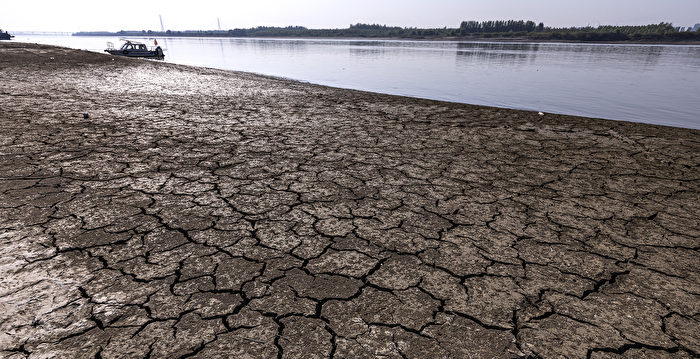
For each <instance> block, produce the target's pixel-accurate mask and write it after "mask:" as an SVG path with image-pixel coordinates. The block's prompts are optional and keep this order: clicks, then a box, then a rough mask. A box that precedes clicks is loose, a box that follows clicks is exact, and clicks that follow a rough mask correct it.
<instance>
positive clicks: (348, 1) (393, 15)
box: [0, 0, 700, 31]
mask: <svg viewBox="0 0 700 359" xmlns="http://www.w3.org/2000/svg"><path fill="white" fill-rule="evenodd" d="M159 14H161V15H163V22H164V23H165V28H166V29H172V30H188V29H216V28H217V23H216V18H217V17H219V18H220V19H221V27H222V28H223V29H230V28H237V27H239V28H240V27H252V26H258V25H267V26H287V25H301V26H306V27H309V28H338V27H347V26H348V25H349V24H351V23H358V22H362V23H380V24H387V25H397V26H415V27H444V26H448V27H457V26H459V23H460V22H461V21H462V20H497V19H524V20H534V21H537V22H540V21H542V22H544V23H545V24H546V25H548V26H584V25H599V24H613V25H614V24H620V25H622V24H625V25H631V24H649V23H659V22H661V21H667V22H672V23H673V24H674V25H676V26H688V25H693V24H695V23H698V22H700V0H246V1H238V0H235V1H213V0H195V1H172V0H171V1H167V0H155V1H143V0H141V1H136V0H123V1H109V2H103V1H97V0H73V1H68V0H66V1H61V0H3V1H2V5H1V6H0V28H3V29H9V30H14V31H22V30H25V31H86V30H108V31H116V30H160V23H159V20H158V15H159Z"/></svg>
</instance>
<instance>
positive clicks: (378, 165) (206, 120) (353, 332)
mask: <svg viewBox="0 0 700 359" xmlns="http://www.w3.org/2000/svg"><path fill="white" fill-rule="evenodd" d="M83 113H87V114H88V116H87V118H84V116H83ZM0 134H1V135H0V357H3V358H24V357H29V358H53V357H56V358H105V359H107V358H149V357H150V358H178V357H180V358H185V357H191V356H195V357H200V358H275V357H281V358H324V357H335V358H375V357H383V358H402V357H404V358H493V357H496V358H518V357H543V358H561V357H567V358H586V357H590V358H641V357H651V358H690V357H697V356H698V355H699V354H700V325H699V324H700V273H699V271H698V268H700V256H699V251H700V239H699V238H700V215H699V214H700V131H697V130H689V129H679V128H669V127H661V126H651V125H644V124H633V123H623V122H615V121H605V120H595V119H586V118H579V117H570V116H559V115H550V114H546V115H544V116H539V115H538V114H537V113H532V112H524V111H515V110H505V109H497V108H488V107H478V106H470V105H463V104H453V103H444V102H437V101H428V100H420V99H413V98H406V97H398V96H388V95H380V94H372V93H364V92H358V91H351V90H342V89H334V88H328V87H322V86H316V85H311V84H304V83H298V82H293V81H288V80H283V79H276V78H268V77H263V76H256V75H251V74H245V73H237V72H229V71H219V70H212V69H203V68H195V67H187V66H178V65H171V64H167V63H161V62H155V61H147V60H135V59H124V58H113V57H111V56H108V55H105V54H97V53H89V52H83V51H77V50H69V49H63V48H56V47H49V46H40V45H30V44H21V43H2V44H0Z"/></svg>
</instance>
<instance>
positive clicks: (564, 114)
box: [12, 37, 700, 130]
mask: <svg viewBox="0 0 700 359" xmlns="http://www.w3.org/2000/svg"><path fill="white" fill-rule="evenodd" d="M182 38H187V37H182ZM240 39H245V38H240ZM269 39H270V40H286V39H285V38H269ZM300 40H302V39H300ZM303 40H307V39H303ZM339 40H340V39H339ZM12 43H15V44H27V45H41V46H50V47H56V48H61V49H72V50H79V51H89V52H91V53H96V54H102V55H105V56H112V55H109V54H105V53H104V52H102V51H97V50H86V49H74V48H70V47H65V46H58V45H45V44H39V43H33V42H17V41H13V42H12ZM601 45H603V44H601ZM117 58H119V57H117ZM132 60H134V59H132ZM136 60H138V59H136ZM150 61H157V60H150ZM164 63H168V64H171V65H177V66H186V67H192V68H195V69H197V68H201V69H211V70H217V71H229V72H232V73H242V74H250V75H255V76H261V77H266V78H271V79H278V80H285V81H291V82H298V83H303V84H309V85H317V86H321V87H328V88H333V89H338V90H349V91H359V92H367V93H370V94H376V95H387V96H398V97H403V98H406V99H420V100H428V101H437V102H444V103H453V104H462V105H470V106H482V107H486V108H489V107H491V108H497V109H509V110H514V111H524V112H534V113H537V112H540V110H538V109H526V108H514V107H498V106H491V105H482V104H473V103H469V102H459V101H451V100H446V99H438V98H428V97H418V96H408V95H398V94H392V93H386V92H375V91H371V90H363V89H355V88H347V87H338V86H332V85H326V84H320V83H315V82H310V81H306V80H300V79H295V78H291V77H285V76H275V75H269V74H264V73H258V72H252V71H242V70H230V69H220V68H216V67H210V66H204V65H186V64H177V63H173V62H168V61H167V60H166V61H164ZM544 113H545V114H547V115H556V116H571V117H578V118H589V119H597V120H604V121H616V122H628V123H639V124H648V125H654V126H664V127H674V128H682V129H691V130H700V129H697V128H693V127H685V126H674V125H669V124H661V123H648V122H639V121H633V120H620V119H615V118H604V117H593V116H587V115H585V114H570V113H558V112H544Z"/></svg>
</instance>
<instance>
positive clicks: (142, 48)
mask: <svg viewBox="0 0 700 359" xmlns="http://www.w3.org/2000/svg"><path fill="white" fill-rule="evenodd" d="M124 41H125V42H124V45H122V47H120V48H119V49H115V48H114V45H112V43H111V42H108V43H107V49H106V50H105V52H108V53H110V54H112V55H117V56H127V57H147V58H153V59H159V60H162V59H164V58H165V55H164V54H163V49H161V48H160V46H156V48H155V49H154V48H150V49H149V48H148V47H147V46H146V44H144V43H141V42H136V41H130V40H124ZM154 42H155V41H154ZM155 44H156V45H158V42H155Z"/></svg>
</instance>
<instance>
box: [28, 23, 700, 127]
mask: <svg viewBox="0 0 700 359" xmlns="http://www.w3.org/2000/svg"><path fill="white" fill-rule="evenodd" d="M16 40H17V41H32V42H41V43H48V44H57V45H63V46H70V47H74V48H82V49H89V50H94V51H101V50H102V49H104V46H105V43H106V42H107V41H112V42H115V43H118V39H116V38H108V37H66V36H57V37H47V36H34V37H31V38H27V37H23V36H21V35H19V36H17V38H16ZM142 40H143V41H144V42H147V43H152V39H142ZM159 43H160V44H161V45H162V46H163V47H164V48H165V49H166V52H165V54H166V61H168V62H174V63H180V64H187V65H198V66H207V67H214V68H221V69H231V70H239V71H250V72H256V73H262V74H267V75H275V76H283V77H287V78H292V79H298V80H303V81H308V82H313V83H319V84H324V85H330V86H336V87H345V88H354V89H360V90H369V91H376V92H384V93H391V94H398V95H407V96H417V97H425V98H431V99H438V100H447V101H456V102H465V103H472V104H480V105H491V106H502V107H511V108H519V109H529V110H536V111H543V112H554V113H565V114H576V115H583V116H591V117H602V118H610V119H618V120H628V121H638V122H648V123H657V124H667V125H673V126H683V127H693V128H700V116H698V112H699V110H700V105H698V104H697V102H698V101H697V100H696V97H697V91H698V83H700V46H659V45H619V44H568V43H515V42H448V41H401V40H344V39H343V40H336V39H245V38H223V39H221V38H165V39H159Z"/></svg>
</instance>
